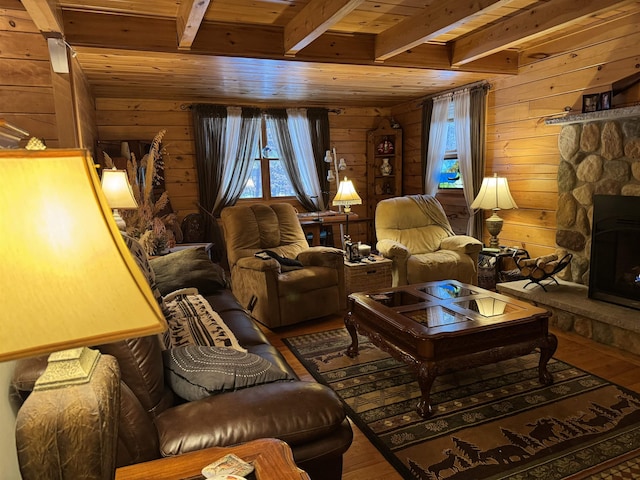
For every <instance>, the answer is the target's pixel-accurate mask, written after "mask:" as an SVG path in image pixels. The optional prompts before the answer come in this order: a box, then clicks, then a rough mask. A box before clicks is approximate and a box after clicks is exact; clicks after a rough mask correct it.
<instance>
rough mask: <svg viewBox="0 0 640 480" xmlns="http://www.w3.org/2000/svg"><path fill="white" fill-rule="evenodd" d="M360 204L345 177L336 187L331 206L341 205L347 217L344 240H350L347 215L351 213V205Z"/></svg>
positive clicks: (357, 196) (350, 182)
mask: <svg viewBox="0 0 640 480" xmlns="http://www.w3.org/2000/svg"><path fill="white" fill-rule="evenodd" d="M360 204H362V199H361V198H360V196H359V195H358V192H356V189H355V188H354V187H353V182H352V181H351V180H347V177H344V180H342V181H341V182H340V185H339V186H338V193H336V196H335V197H333V205H342V206H343V207H344V214H345V215H346V216H347V226H346V233H345V235H344V237H345V240H349V239H350V238H351V237H349V214H350V213H351V205H360Z"/></svg>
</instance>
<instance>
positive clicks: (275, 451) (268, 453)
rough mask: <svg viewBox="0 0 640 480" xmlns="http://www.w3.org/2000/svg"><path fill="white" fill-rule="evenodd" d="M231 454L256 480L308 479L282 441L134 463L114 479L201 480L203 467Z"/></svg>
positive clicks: (289, 449)
mask: <svg viewBox="0 0 640 480" xmlns="http://www.w3.org/2000/svg"><path fill="white" fill-rule="evenodd" d="M229 453H233V454H234V455H237V456H238V457H240V458H241V459H242V460H244V461H245V462H250V463H252V464H253V466H254V468H255V470H254V472H253V473H254V474H255V478H256V479H257V480H310V479H309V475H307V474H306V473H305V472H304V471H303V470H300V469H299V468H298V467H297V466H296V464H295V462H294V461H293V454H292V453H291V448H289V445H287V444H286V443H285V442H283V441H282V440H277V439H275V438H263V439H260V440H254V441H252V442H247V443H243V444H241V445H236V446H234V447H212V448H206V449H204V450H198V451H195V452H189V453H185V454H182V455H177V456H175V457H166V458H160V459H158V460H152V461H150V462H144V463H137V464H135V465H129V466H126V467H120V468H118V469H117V470H116V479H115V480H149V479H153V480H201V479H204V477H203V476H202V474H201V473H200V472H201V470H202V468H203V467H205V466H207V465H209V464H210V463H211V462H214V461H216V460H218V459H219V458H221V457H224V456H225V455H227V454H229Z"/></svg>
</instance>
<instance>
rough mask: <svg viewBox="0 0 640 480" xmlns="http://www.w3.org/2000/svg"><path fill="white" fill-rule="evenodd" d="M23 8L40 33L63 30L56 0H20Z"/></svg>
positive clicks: (60, 11) (61, 31)
mask: <svg viewBox="0 0 640 480" xmlns="http://www.w3.org/2000/svg"><path fill="white" fill-rule="evenodd" d="M21 2H22V5H23V6H24V8H25V10H26V11H27V13H28V14H29V16H30V17H31V19H32V20H33V23H35V24H36V27H38V30H40V31H41V32H42V33H60V34H62V33H63V32H64V30H63V28H62V25H63V23H62V10H61V8H60V4H59V3H58V0H21Z"/></svg>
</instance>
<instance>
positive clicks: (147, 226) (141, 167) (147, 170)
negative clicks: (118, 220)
mask: <svg viewBox="0 0 640 480" xmlns="http://www.w3.org/2000/svg"><path fill="white" fill-rule="evenodd" d="M165 134H166V130H165V129H162V130H160V131H159V132H158V133H157V134H156V136H155V137H154V138H153V141H152V142H151V147H150V148H149V153H147V154H146V155H145V156H144V157H143V158H142V160H141V161H140V163H138V161H137V159H136V157H135V154H133V153H129V154H128V158H127V176H128V178H129V183H130V184H131V188H132V190H133V195H134V197H135V199H136V201H137V203H138V208H137V209H134V210H122V211H120V214H121V216H122V218H123V219H124V221H125V223H126V225H127V229H126V231H127V234H128V235H130V236H132V237H134V238H137V239H138V241H139V242H140V243H141V244H142V246H143V248H144V249H145V250H146V252H147V254H148V255H159V254H161V253H164V252H166V250H167V249H169V248H171V247H173V246H175V244H176V241H180V240H181V238H176V237H177V236H178V237H181V236H182V235H181V234H182V232H181V231H180V228H179V225H178V219H177V216H176V214H175V213H169V214H165V215H161V212H162V211H163V210H164V209H165V208H166V207H167V205H168V204H169V194H168V193H167V192H166V191H165V192H163V193H162V194H161V195H160V197H159V198H158V199H157V200H156V199H155V198H154V194H153V185H154V183H156V182H158V181H160V180H162V177H161V176H160V173H159V172H160V171H161V170H162V169H163V166H164V156H166V155H167V151H166V148H165V147H163V146H162V139H163V137H164V135H165ZM104 160H105V162H104V163H105V166H106V167H107V168H111V167H113V159H111V158H110V157H109V155H108V154H107V153H106V152H104Z"/></svg>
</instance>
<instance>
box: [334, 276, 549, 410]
mask: <svg viewBox="0 0 640 480" xmlns="http://www.w3.org/2000/svg"><path fill="white" fill-rule="evenodd" d="M549 316H550V313H549V312H548V311H547V310H544V309H542V308H538V307H534V306H532V305H530V304H528V303H526V302H522V301H520V300H516V299H514V298H510V297H507V296H505V295H501V294H499V293H495V292H490V291H488V290H484V289H482V288H479V287H476V286H473V285H466V284H464V283H460V282H458V281H455V280H445V281H440V282H429V283H421V284H416V285H405V286H401V287H395V288H388V289H381V290H373V291H369V292H361V293H353V294H351V295H349V309H348V313H347V315H346V316H345V320H344V323H345V326H346V327H347V330H348V331H349V334H350V335H351V345H350V346H349V348H348V349H347V355H348V356H350V357H354V356H356V355H358V335H357V333H360V334H362V335H365V336H366V337H368V338H369V339H370V340H371V341H372V342H373V343H374V344H375V345H377V346H378V347H379V348H381V349H382V350H384V351H386V352H388V353H390V354H391V355H392V356H393V357H395V358H396V359H398V360H400V361H402V362H405V363H407V364H408V365H409V366H411V367H413V368H414V369H415V371H416V374H417V377H418V383H419V385H420V390H421V393H422V396H421V399H420V400H419V401H418V407H417V410H418V413H419V414H420V415H421V416H423V417H428V416H430V415H431V414H432V406H431V402H430V398H429V397H430V391H431V386H432V385H433V381H434V380H435V378H436V377H437V376H438V375H442V374H443V373H446V372H450V371H453V370H461V369H465V368H470V367H475V366H479V365H486V364H489V363H495V362H498V361H500V360H505V359H507V358H512V357H517V356H521V355H526V354H528V353H531V352H532V351H533V350H534V349H536V348H539V349H540V362H539V365H538V376H539V379H540V382H541V383H542V384H545V385H550V384H551V383H553V377H552V376H551V374H550V373H549V372H548V371H547V362H548V361H549V359H550V358H551V357H552V356H553V354H554V353H555V351H556V347H557V346H558V341H557V339H556V337H555V335H553V334H551V333H549V331H548V321H549Z"/></svg>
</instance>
